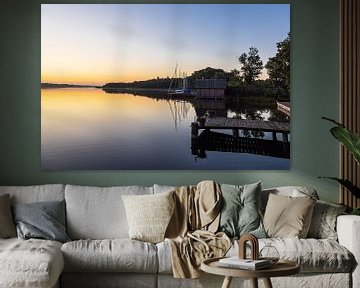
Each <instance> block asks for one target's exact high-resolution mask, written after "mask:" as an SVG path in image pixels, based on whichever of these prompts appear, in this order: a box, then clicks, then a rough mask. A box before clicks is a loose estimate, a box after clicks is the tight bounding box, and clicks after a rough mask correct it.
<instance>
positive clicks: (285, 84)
mask: <svg viewBox="0 0 360 288" xmlns="http://www.w3.org/2000/svg"><path fill="white" fill-rule="evenodd" d="M276 47H277V52H276V55H275V57H272V58H269V61H268V62H267V63H266V65H265V68H266V69H267V73H268V75H269V78H270V79H271V80H272V81H273V83H274V85H275V86H276V87H280V88H282V89H284V91H285V92H286V93H287V94H290V33H288V35H287V37H286V38H285V39H284V40H283V41H281V42H279V43H276Z"/></svg>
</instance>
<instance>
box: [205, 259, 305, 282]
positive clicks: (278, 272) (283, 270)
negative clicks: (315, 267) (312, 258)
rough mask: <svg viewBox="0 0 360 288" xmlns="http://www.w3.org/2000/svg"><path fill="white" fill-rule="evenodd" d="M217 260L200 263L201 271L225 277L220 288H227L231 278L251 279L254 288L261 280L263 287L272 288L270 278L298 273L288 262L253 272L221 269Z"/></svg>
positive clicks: (293, 263) (298, 268) (298, 269)
mask: <svg viewBox="0 0 360 288" xmlns="http://www.w3.org/2000/svg"><path fill="white" fill-rule="evenodd" d="M219 259H221V258H211V259H207V260H204V261H203V262H202V263H201V270H203V271H205V272H207V273H210V274H216V275H222V276H225V279H224V282H223V285H222V288H229V287H230V284H231V280H232V278H233V277H241V278H251V279H252V283H253V287H254V288H258V278H263V279H264V283H265V287H266V288H272V284H271V280H270V277H280V276H289V275H293V274H297V273H299V272H300V266H299V265H298V264H296V263H295V262H292V261H288V260H279V261H278V262H277V263H276V264H274V265H272V266H271V267H270V268H266V269H261V270H255V271H253V270H244V269H236V268H228V267H222V266H220V265H219Z"/></svg>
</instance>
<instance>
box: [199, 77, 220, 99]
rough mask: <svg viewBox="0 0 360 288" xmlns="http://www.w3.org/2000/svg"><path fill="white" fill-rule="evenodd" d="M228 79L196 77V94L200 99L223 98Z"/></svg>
mask: <svg viewBox="0 0 360 288" xmlns="http://www.w3.org/2000/svg"><path fill="white" fill-rule="evenodd" d="M225 89H226V79H196V80H195V93H196V94H195V95H196V98H200V99H214V100H222V99H224V96H225Z"/></svg>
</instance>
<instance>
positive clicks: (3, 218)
mask: <svg viewBox="0 0 360 288" xmlns="http://www.w3.org/2000/svg"><path fill="white" fill-rule="evenodd" d="M13 237H16V229H15V224H14V222H13V217H12V215H11V204H10V196H9V194H5V195H2V196H0V238H13Z"/></svg>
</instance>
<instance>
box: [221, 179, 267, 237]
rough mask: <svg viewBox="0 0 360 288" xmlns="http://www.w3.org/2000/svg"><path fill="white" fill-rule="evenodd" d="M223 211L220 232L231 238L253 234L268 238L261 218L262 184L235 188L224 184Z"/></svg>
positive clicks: (222, 190)
mask: <svg viewBox="0 0 360 288" xmlns="http://www.w3.org/2000/svg"><path fill="white" fill-rule="evenodd" d="M221 192H222V197H223V199H222V200H223V201H222V209H221V212H220V213H221V214H220V225H219V231H222V232H225V233H226V235H228V236H229V237H240V236H241V235H243V234H253V235H254V236H256V237H257V238H266V232H265V230H264V227H263V225H262V221H261V216H260V212H259V211H260V193H261V182H258V183H254V184H249V185H243V186H235V185H228V184H222V185H221Z"/></svg>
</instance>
